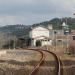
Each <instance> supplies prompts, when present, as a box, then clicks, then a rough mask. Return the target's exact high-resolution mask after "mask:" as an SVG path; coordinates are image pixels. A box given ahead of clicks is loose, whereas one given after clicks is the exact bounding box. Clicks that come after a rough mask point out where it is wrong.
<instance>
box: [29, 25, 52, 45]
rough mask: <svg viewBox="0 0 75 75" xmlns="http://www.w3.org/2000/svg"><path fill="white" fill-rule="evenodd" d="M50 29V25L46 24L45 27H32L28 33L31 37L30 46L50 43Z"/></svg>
mask: <svg viewBox="0 0 75 75" xmlns="http://www.w3.org/2000/svg"><path fill="white" fill-rule="evenodd" d="M50 31H52V26H48V27H47V28H46V27H44V26H37V27H34V28H32V29H31V31H30V33H29V37H30V38H31V46H44V45H52V38H50Z"/></svg>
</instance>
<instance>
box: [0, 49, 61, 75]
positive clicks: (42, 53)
mask: <svg viewBox="0 0 75 75" xmlns="http://www.w3.org/2000/svg"><path fill="white" fill-rule="evenodd" d="M27 50H32V51H37V52H39V53H40V54H41V58H40V60H39V62H38V64H37V65H36V66H35V67H34V68H33V70H32V71H31V72H30V73H29V74H28V75H35V74H36V73H37V71H38V69H39V68H40V66H41V65H43V62H44V60H45V59H46V55H45V53H44V52H48V53H49V54H52V55H53V56H54V58H55V60H56V75H61V60H60V59H59V57H58V56H57V55H56V54H55V53H53V52H51V51H48V50H42V49H27ZM0 71H1V72H3V74H2V75H6V74H5V71H4V70H3V69H0Z"/></svg>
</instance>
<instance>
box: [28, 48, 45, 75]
mask: <svg viewBox="0 0 75 75" xmlns="http://www.w3.org/2000/svg"><path fill="white" fill-rule="evenodd" d="M28 50H32V51H37V52H39V53H40V54H41V59H40V61H39V63H38V64H37V65H36V66H35V67H34V69H33V70H32V71H31V73H29V75H33V74H34V73H35V72H36V71H37V69H38V68H39V67H40V65H41V64H42V63H43V61H44V60H45V55H44V53H43V52H42V51H41V50H37V49H28Z"/></svg>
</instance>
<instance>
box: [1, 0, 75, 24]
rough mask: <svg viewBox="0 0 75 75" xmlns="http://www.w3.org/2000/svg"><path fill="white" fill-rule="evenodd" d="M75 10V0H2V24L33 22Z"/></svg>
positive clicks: (68, 13)
mask: <svg viewBox="0 0 75 75" xmlns="http://www.w3.org/2000/svg"><path fill="white" fill-rule="evenodd" d="M74 12H75V0H0V25H6V24H18V23H21V24H33V23H37V22H42V21H45V20H50V19H51V18H53V17H64V16H73V15H72V14H73V13H74Z"/></svg>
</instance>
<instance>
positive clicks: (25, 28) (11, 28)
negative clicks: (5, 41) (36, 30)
mask: <svg viewBox="0 0 75 75" xmlns="http://www.w3.org/2000/svg"><path fill="white" fill-rule="evenodd" d="M63 21H65V22H66V21H67V24H68V25H69V28H71V29H75V18H71V17H69V18H62V19H61V18H54V19H52V20H50V21H45V22H41V23H37V24H33V25H21V24H19V25H6V26H3V27H0V32H4V33H5V32H6V33H12V34H15V35H16V36H17V37H22V36H26V35H28V33H29V30H30V28H31V27H36V26H39V25H43V26H45V27H47V26H48V25H50V24H52V25H53V29H61V24H62V22H63Z"/></svg>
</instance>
